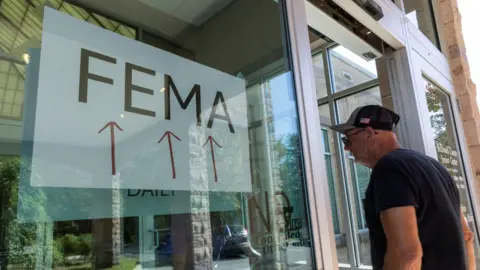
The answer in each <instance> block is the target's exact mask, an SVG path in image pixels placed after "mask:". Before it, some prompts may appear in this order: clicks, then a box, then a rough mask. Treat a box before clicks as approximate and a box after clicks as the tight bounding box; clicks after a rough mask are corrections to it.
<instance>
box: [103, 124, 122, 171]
mask: <svg viewBox="0 0 480 270" xmlns="http://www.w3.org/2000/svg"><path fill="white" fill-rule="evenodd" d="M109 126H110V143H111V152H112V175H116V174H117V169H116V168H115V129H114V127H116V128H117V129H118V130H120V131H123V129H122V128H121V127H120V126H119V125H118V124H117V122H108V123H107V124H106V125H105V126H104V127H103V128H102V129H100V131H98V134H100V133H102V131H104V130H105V129H106V128H107V127H109Z"/></svg>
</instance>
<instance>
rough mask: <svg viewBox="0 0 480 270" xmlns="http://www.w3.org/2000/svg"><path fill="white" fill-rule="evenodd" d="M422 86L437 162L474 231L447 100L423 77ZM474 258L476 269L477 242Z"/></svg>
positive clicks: (478, 250)
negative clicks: (455, 188) (455, 189)
mask: <svg viewBox="0 0 480 270" xmlns="http://www.w3.org/2000/svg"><path fill="white" fill-rule="evenodd" d="M423 83H424V86H425V95H426V98H427V105H428V111H429V113H430V115H429V116H430V123H431V126H432V131H433V138H434V140H435V148H436V150H437V157H438V161H440V163H441V164H442V165H443V166H445V168H447V170H448V171H449V172H450V174H451V175H452V177H453V180H454V181H455V184H456V186H457V189H458V191H459V194H460V203H461V208H462V209H461V211H462V212H463V215H464V216H465V218H466V219H467V221H468V224H469V227H470V229H472V230H473V231H475V228H476V223H475V216H474V214H473V210H472V202H471V198H470V195H469V192H468V190H469V187H468V184H467V180H466V176H465V169H464V165H463V162H462V158H461V151H459V148H458V137H457V131H456V128H455V120H454V118H453V112H452V105H451V103H450V96H449V95H448V94H447V93H445V91H443V89H442V88H440V87H439V86H438V85H436V84H435V83H433V82H432V81H431V80H430V79H428V78H426V77H423ZM475 235H478V233H477V232H475ZM475 254H476V258H477V265H479V262H480V248H479V240H478V238H475Z"/></svg>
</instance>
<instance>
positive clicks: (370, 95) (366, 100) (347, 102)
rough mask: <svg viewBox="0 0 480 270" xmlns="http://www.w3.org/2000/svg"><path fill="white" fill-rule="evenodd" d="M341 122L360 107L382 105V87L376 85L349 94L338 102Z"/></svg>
mask: <svg viewBox="0 0 480 270" xmlns="http://www.w3.org/2000/svg"><path fill="white" fill-rule="evenodd" d="M336 105H337V111H338V121H339V123H344V122H346V121H347V120H348V118H349V117H350V114H351V113H352V112H353V111H354V110H355V109H356V108H358V107H360V106H364V105H382V98H381V95H380V88H378V87H374V88H371V89H369V90H366V91H362V92H360V93H357V94H355V95H351V96H348V97H346V98H343V99H340V100H338V101H337V102H336Z"/></svg>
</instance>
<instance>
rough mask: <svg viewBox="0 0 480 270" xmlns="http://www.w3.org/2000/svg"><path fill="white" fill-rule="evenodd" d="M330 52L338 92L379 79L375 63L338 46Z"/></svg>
mask: <svg viewBox="0 0 480 270" xmlns="http://www.w3.org/2000/svg"><path fill="white" fill-rule="evenodd" d="M329 52H330V61H331V63H332V68H333V75H334V81H335V91H336V92H339V91H342V90H345V89H348V88H350V87H353V86H356V85H359V84H362V83H364V82H368V81H371V80H373V79H376V78H377V77H378V76H377V67H376V65H375V61H369V62H367V61H365V60H364V59H362V58H361V57H360V56H357V55H356V54H354V53H352V52H351V51H349V50H348V49H347V48H345V47H343V46H337V47H335V48H334V49H332V50H329Z"/></svg>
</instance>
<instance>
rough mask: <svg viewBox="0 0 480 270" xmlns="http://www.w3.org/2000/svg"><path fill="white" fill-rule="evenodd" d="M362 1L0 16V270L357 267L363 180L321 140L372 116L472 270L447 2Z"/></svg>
mask: <svg viewBox="0 0 480 270" xmlns="http://www.w3.org/2000/svg"><path fill="white" fill-rule="evenodd" d="M356 2H357V1H351V0H308V1H307V0H305V1H304V0H298V1H297V0H201V1H189V0H183V1H177V0H171V1H170V0H169V1H157V0H102V1H94V0H0V185H1V189H0V192H1V196H0V224H1V226H0V267H1V268H4V267H5V268H9V269H40V268H42V269H43V268H47V269H52V268H57V269H60V268H61V269H141V268H147V269H213V268H215V269H369V267H370V268H371V262H370V245H369V238H368V226H367V225H366V222H365V217H364V213H363V205H362V200H363V198H364V193H365V190H366V187H367V185H368V182H369V177H370V172H371V171H370V169H368V168H366V167H364V166H362V165H359V164H356V163H355V162H354V158H353V157H352V156H351V155H350V154H349V153H348V152H346V151H344V150H343V146H342V144H341V140H340V137H339V136H338V134H335V133H333V132H331V131H330V130H329V128H328V127H329V126H330V125H332V124H336V123H340V122H343V121H345V120H346V119H347V118H348V117H349V115H350V113H351V112H352V111H353V110H354V109H355V108H357V107H358V106H362V105H368V104H379V105H383V106H385V107H389V108H391V109H393V110H395V111H396V112H397V113H399V114H400V116H401V121H400V123H399V126H398V127H397V129H396V130H395V132H396V133H397V135H398V137H399V139H400V142H401V144H402V145H403V147H405V148H410V149H415V150H417V151H420V152H423V153H426V154H427V155H429V156H432V157H434V158H436V159H438V160H439V161H440V162H441V163H442V164H443V165H444V166H445V167H446V168H447V169H448V170H449V172H450V173H451V174H452V177H453V179H454V180H455V183H456V185H457V188H458V189H459V191H460V195H461V200H462V211H463V212H464V213H465V216H466V217H467V219H468V222H469V225H470V227H471V229H472V231H474V233H475V236H476V237H475V239H476V240H475V248H476V254H477V258H478V259H479V260H480V246H479V241H478V239H480V237H479V236H480V235H479V230H478V229H479V227H478V222H479V219H478V213H479V212H478V206H479V205H478V199H477V197H478V195H479V194H480V193H479V192H480V189H478V186H479V184H478V181H477V178H478V177H479V175H480V158H479V156H478V155H480V152H478V149H477V148H478V147H479V146H480V143H479V140H480V139H479V136H478V134H479V132H480V131H479V124H478V123H479V121H480V114H479V112H478V107H477V105H476V103H475V100H476V90H475V85H474V84H473V82H472V81H471V79H470V74H469V68H468V61H467V58H466V52H465V46H464V41H463V37H462V34H461V24H460V14H458V9H457V4H456V1H455V0H442V1H440V0H421V1H419V0H370V1H366V2H367V4H365V5H363V6H362V4H360V3H356ZM358 2H363V1H358ZM479 149H480V148H479Z"/></svg>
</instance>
